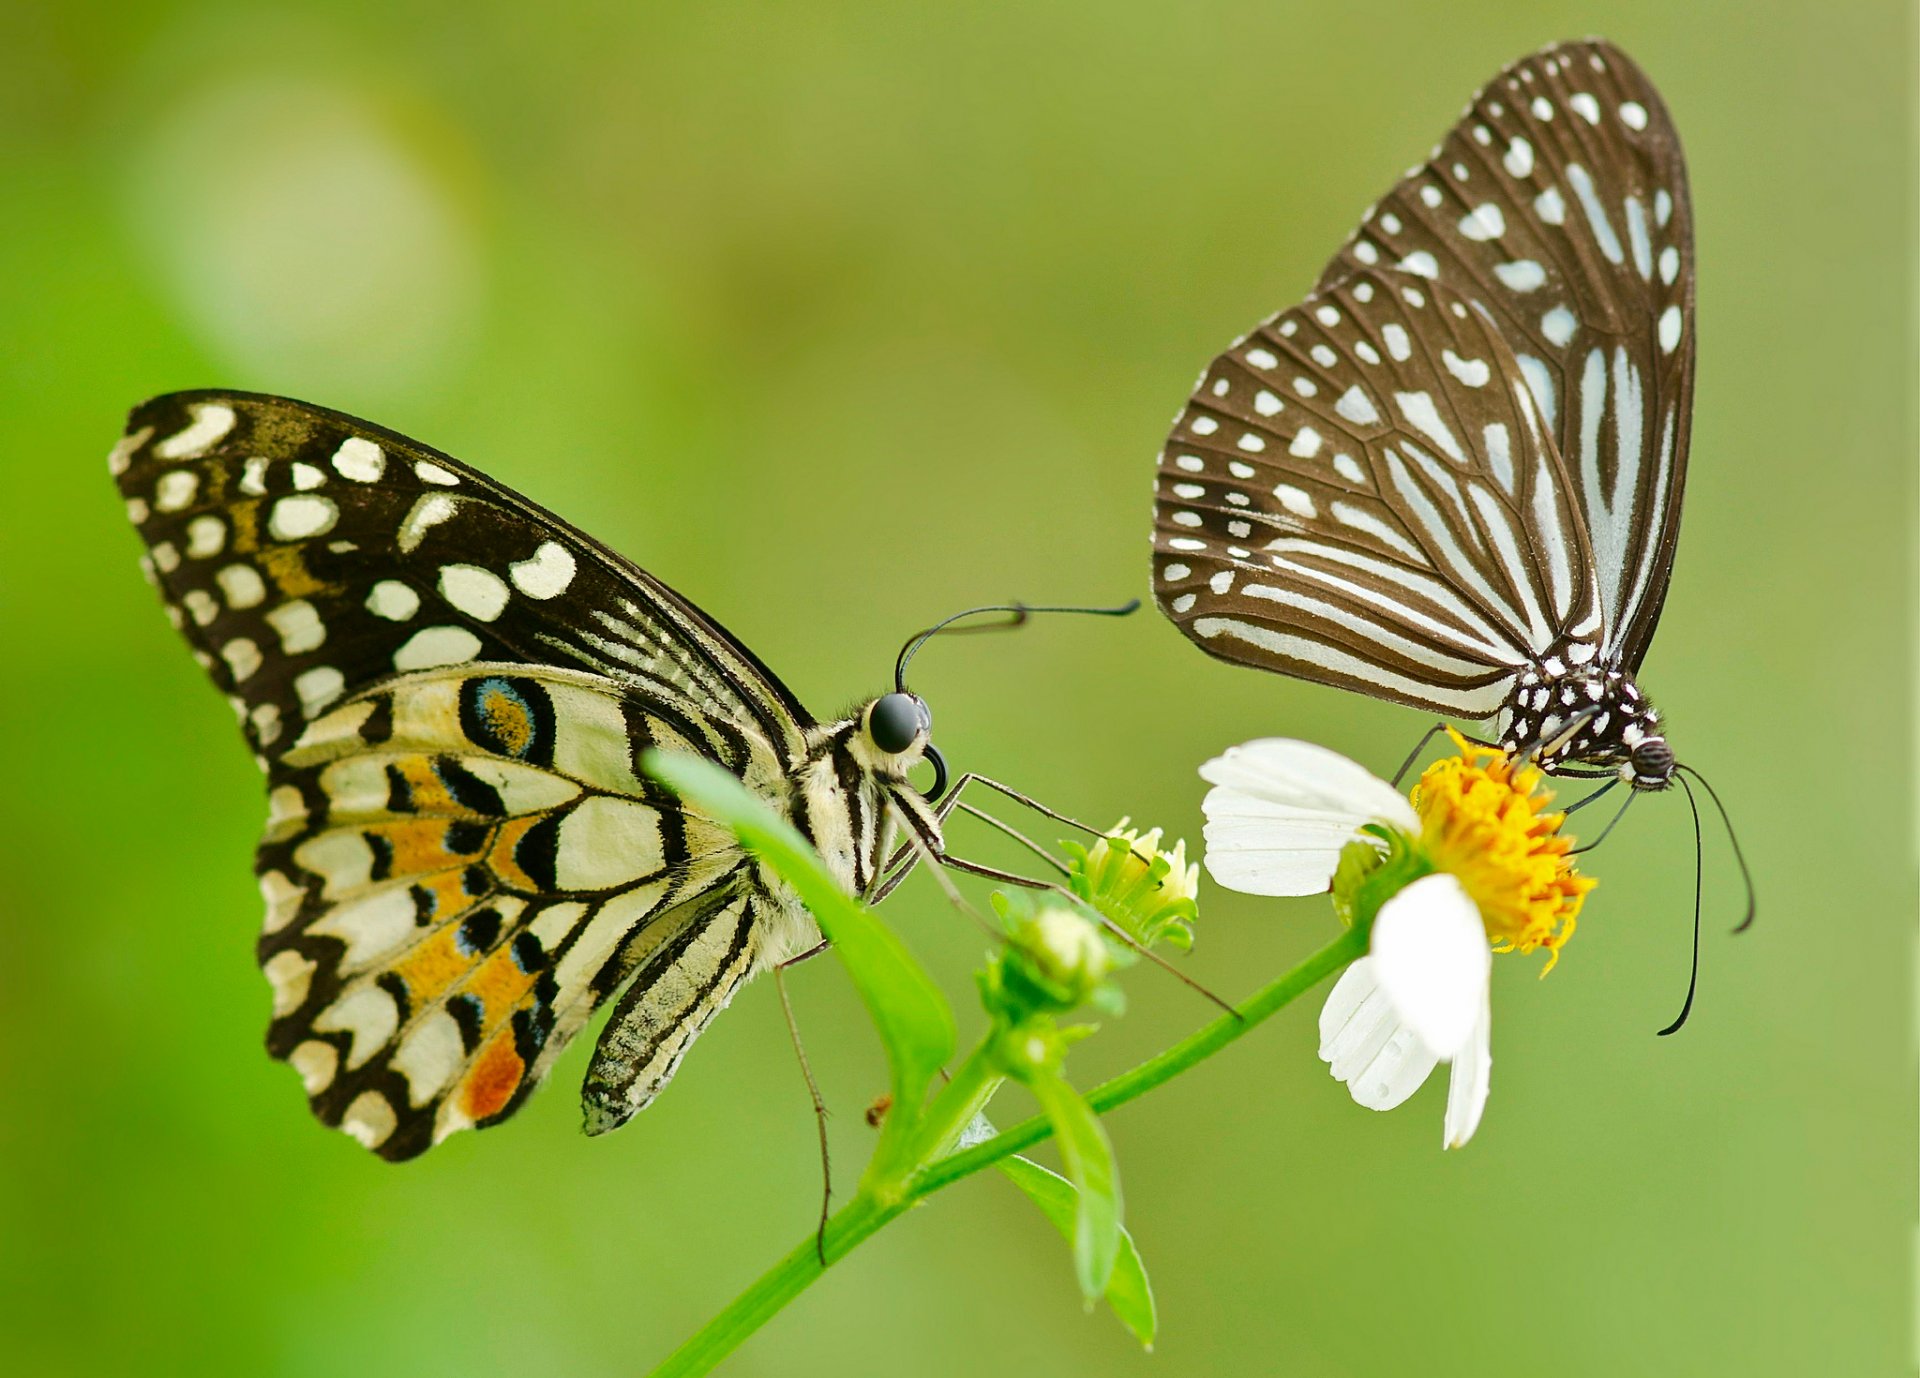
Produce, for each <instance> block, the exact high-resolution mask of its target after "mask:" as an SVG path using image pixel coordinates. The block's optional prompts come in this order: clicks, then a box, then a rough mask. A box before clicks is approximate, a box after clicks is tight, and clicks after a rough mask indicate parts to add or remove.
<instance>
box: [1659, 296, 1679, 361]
mask: <svg viewBox="0 0 1920 1378" xmlns="http://www.w3.org/2000/svg"><path fill="white" fill-rule="evenodd" d="M1679 343H1680V308H1679V307H1678V306H1669V307H1668V308H1667V309H1666V310H1665V311H1662V312H1661V313H1660V352H1661V353H1663V354H1671V353H1673V350H1674V346H1675V345H1677V344H1679Z"/></svg>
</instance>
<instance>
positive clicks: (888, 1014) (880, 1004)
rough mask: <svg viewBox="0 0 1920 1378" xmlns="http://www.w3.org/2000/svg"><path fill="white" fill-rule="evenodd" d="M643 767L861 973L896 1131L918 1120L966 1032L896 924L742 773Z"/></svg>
mask: <svg viewBox="0 0 1920 1378" xmlns="http://www.w3.org/2000/svg"><path fill="white" fill-rule="evenodd" d="M640 764H641V768H642V769H643V770H645V771H646V772H647V774H649V775H651V776H652V777H653V778H654V779H656V780H658V781H660V782H661V783H662V784H664V785H665V786H667V788H669V789H671V790H672V791H673V792H674V793H675V794H677V795H679V796H680V797H681V798H682V799H684V800H686V801H687V802H688V803H689V804H691V805H693V806H694V807H696V808H698V809H699V810H700V811H701V812H702V813H705V814H707V815H709V816H710V817H713V818H716V819H718V820H720V821H721V822H722V823H725V824H726V825H727V826H728V827H730V828H732V829H733V832H734V835H735V836H736V837H738V838H739V839H740V842H741V844H742V845H743V846H745V847H746V848H748V849H749V850H750V851H752V852H753V853H754V854H755V855H756V856H758V857H759V858H760V859H761V860H763V861H765V862H766V863H767V864H768V865H769V866H771V867H772V868H773V869H774V870H775V871H777V872H778V873H779V875H780V877H781V879H783V880H785V881H786V882H787V884H789V885H791V886H792V887H793V888H794V890H795V892H796V893H798V894H799V896H800V900H801V902H802V903H803V904H805V905H806V906H807V908H808V910H809V911H811V912H812V914H813V917H814V918H815V919H817V920H818V921H819V923H820V931H821V932H822V933H824V934H825V935H826V937H827V940H828V941H829V942H831V943H832V944H833V950H834V951H835V952H836V953H838V954H839V956H840V960H841V962H842V963H844V964H845V966H846V968H847V974H848V975H849V976H851V977H852V978H853V984H854V988H855V989H856V990H858V991H859V992H860V998H861V1000H862V1001H864V1002H865V1004H866V1007H867V1012H868V1014H870V1015H871V1016H872V1017H873V1022H874V1025H875V1027H876V1028H877V1029H878V1030H879V1031H880V1041H881V1043H882V1044H883V1045H884V1046H885V1048H886V1050H887V1060H888V1062H889V1064H890V1065H891V1069H892V1077H893V1088H892V1089H893V1113H892V1114H890V1115H889V1116H888V1117H887V1131H888V1135H889V1136H890V1137H898V1136H899V1135H904V1134H905V1133H907V1132H908V1131H909V1130H911V1129H912V1127H913V1126H914V1124H916V1123H917V1122H918V1120H919V1116H920V1111H921V1108H922V1106H923V1105H924V1103H925V1101H926V1094H927V1086H928V1085H929V1083H931V1082H932V1080H933V1078H934V1075H935V1074H936V1073H937V1072H938V1071H939V1070H940V1068H941V1067H943V1066H944V1065H946V1063H947V1061H948V1059H950V1058H951V1057H952V1056H953V1051H954V1047H955V1043H956V1040H957V1038H958V1035H957V1033H956V1031H955V1028H954V1022H953V1010H952V1009H951V1007H949V1006H948V1004H947V1000H946V997H945V996H943V995H942V994H941V993H940V988H939V987H938V986H936V985H934V983H933V980H932V978H931V977H929V976H928V975H927V973H926V971H925V970H924V969H923V968H922V967H921V966H920V964H919V963H918V962H916V961H915V960H914V959H913V956H912V954H911V953H909V952H908V951H907V949H906V946H905V944H903V943H902V942H901V941H900V939H899V938H898V937H896V936H895V935H894V933H893V930H891V929H890V928H888V927H887V926H886V925H885V924H883V923H881V922H880V920H879V919H878V918H876V917H875V916H874V913H873V911H872V910H871V909H869V908H867V907H866V906H865V905H863V904H861V903H859V902H858V901H856V900H854V899H852V898H851V897H849V896H848V895H847V893H846V892H845V891H844V890H842V889H841V888H840V886H839V883H838V882H836V881H835V880H834V878H833V877H832V876H831V875H829V874H828V873H827V869H826V867H825V866H824V865H823V864H822V863H821V861H820V857H819V854H818V853H817V852H815V851H814V849H813V848H812V847H811V846H809V845H808V844H807V841H806V839H804V838H803V837H801V836H800V834H799V833H798V832H796V831H795V830H794V829H793V827H792V825H791V824H789V823H788V822H787V821H786V820H785V819H783V818H781V817H779V816H778V815H777V814H775V813H774V812H773V810H772V809H770V808H768V807H767V804H766V802H765V801H764V800H763V799H761V798H760V797H759V796H758V795H756V794H755V793H754V792H753V791H752V790H750V789H748V788H747V787H746V786H745V785H744V784H742V783H741V782H740V780H739V778H738V777H737V776H735V775H734V774H733V772H731V771H729V770H726V769H724V768H723V767H721V766H719V765H716V764H714V763H713V762H712V761H708V760H704V759H702V758H701V757H698V756H692V755H688V754H687V753H685V752H675V751H660V750H652V751H648V752H647V753H646V754H645V755H644V756H643V757H642V758H641V762H640Z"/></svg>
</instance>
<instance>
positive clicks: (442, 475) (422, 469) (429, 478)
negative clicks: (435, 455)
mask: <svg viewBox="0 0 1920 1378" xmlns="http://www.w3.org/2000/svg"><path fill="white" fill-rule="evenodd" d="M413 476H414V477H415V478H417V479H419V480H420V481H421V482H422V483H437V484H439V485H440V486H441V487H442V488H456V487H458V486H459V484H460V476H459V475H458V474H455V473H453V472H451V471H450V470H447V469H443V468H441V467H440V466H439V465H438V464H435V463H433V461H431V460H426V459H416V460H415V461H414V462H413Z"/></svg>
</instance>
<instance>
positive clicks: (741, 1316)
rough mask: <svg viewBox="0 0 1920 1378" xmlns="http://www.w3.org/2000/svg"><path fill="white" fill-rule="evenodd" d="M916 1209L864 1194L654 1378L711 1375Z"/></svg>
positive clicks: (762, 1278) (695, 1337) (676, 1352)
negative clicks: (830, 1272)
mask: <svg viewBox="0 0 1920 1378" xmlns="http://www.w3.org/2000/svg"><path fill="white" fill-rule="evenodd" d="M912 1204H913V1203H912V1201H910V1200H908V1199H906V1198H904V1197H901V1198H898V1199H896V1200H895V1201H894V1202H893V1203H892V1204H891V1205H882V1204H881V1203H880V1202H879V1201H877V1200H875V1199H874V1197H873V1196H872V1195H871V1194H870V1193H868V1192H866V1191H862V1192H860V1193H859V1194H858V1195H857V1196H855V1197H854V1198H853V1200H851V1201H849V1202H848V1203H847V1204H846V1205H844V1206H842V1207H841V1208H840V1209H839V1210H837V1211H835V1212H834V1213H833V1215H832V1217H831V1218H830V1219H828V1221H827V1226H826V1229H825V1231H824V1232H823V1233H822V1235H821V1237H820V1239H819V1241H818V1243H817V1244H816V1241H815V1239H814V1237H813V1236H812V1235H808V1236H807V1237H806V1238H805V1239H803V1240H801V1241H800V1243H798V1244H796V1245H794V1246H793V1248H792V1249H791V1250H790V1251H789V1252H788V1254H787V1256H786V1257H785V1258H783V1259H781V1260H780V1261H779V1262H778V1263H776V1264H774V1265H773V1267H771V1268H769V1269H768V1270H767V1271H766V1272H765V1273H763V1274H762V1275H761V1276H760V1278H759V1279H758V1280H757V1281H756V1282H755V1283H754V1284H753V1285H752V1286H751V1287H749V1288H747V1290H746V1291H744V1292H742V1293H741V1294H740V1295H739V1296H737V1297H735V1298H734V1299H733V1301H732V1302H731V1303H730V1304H729V1305H728V1306H727V1308H726V1310H724V1311H722V1312H721V1313H720V1314H719V1315H717V1316H715V1317H714V1318H713V1319H712V1320H710V1321H708V1322H707V1323H706V1324H705V1325H703V1326H701V1327H700V1329H699V1330H698V1331H696V1332H695V1333H694V1335H693V1337H692V1338H691V1339H689V1340H688V1341H687V1342H686V1343H685V1344H683V1345H681V1346H680V1348H678V1349H676V1350H674V1351H673V1353H672V1354H669V1355H668V1356H667V1358H666V1361H665V1362H664V1363H662V1364H661V1365H660V1367H658V1368H656V1369H655V1370H654V1371H653V1375H652V1378H694V1375H696V1374H702V1373H708V1372H711V1371H712V1369H713V1367H714V1366H715V1365H716V1364H718V1363H719V1362H720V1361H721V1360H722V1359H724V1358H726V1357H727V1355H729V1354H731V1353H732V1352H733V1351H734V1350H735V1349H736V1348H738V1347H739V1345H740V1342H741V1341H743V1340H745V1339H746V1338H747V1336H749V1335H751V1334H753V1332H754V1331H756V1330H758V1329H759V1328H760V1327H761V1326H762V1325H764V1324H766V1323H767V1321H769V1320H771V1319H772V1318H773V1317H774V1316H776V1315H778V1314H779V1313H780V1311H781V1310H782V1309H783V1308H784V1307H785V1306H786V1305H787V1303H788V1302H790V1301H792V1300H793V1299H794V1298H795V1297H797V1296H799V1295H800V1294H801V1293H802V1292H804V1291H805V1290H806V1289H807V1288H808V1287H809V1286H810V1285H812V1283H813V1281H814V1279H816V1278H818V1277H819V1276H820V1275H821V1274H822V1273H824V1272H825V1271H826V1270H827V1268H828V1266H829V1265H831V1264H834V1263H837V1262H838V1261H839V1260H840V1259H842V1258H844V1257H846V1256H847V1254H849V1253H851V1252H852V1251H853V1248H854V1246H855V1245H857V1244H859V1243H860V1241H861V1240H863V1239H865V1238H866V1237H867V1236H868V1235H870V1234H872V1233H873V1232H874V1231H875V1230H878V1229H879V1228H880V1227H881V1226H883V1225H885V1224H887V1223H888V1222H889V1221H891V1220H892V1219H893V1218H894V1217H895V1216H897V1215H899V1214H900V1213H901V1212H903V1211H905V1210H906V1209H907V1208H908V1207H909V1206H911V1205H912ZM822 1254H824V1255H825V1256H826V1262H825V1263H822V1262H821V1261H820V1259H821V1255H822Z"/></svg>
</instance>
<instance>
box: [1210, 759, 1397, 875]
mask: <svg viewBox="0 0 1920 1378" xmlns="http://www.w3.org/2000/svg"><path fill="white" fill-rule="evenodd" d="M1200 777H1201V778H1202V779H1203V780H1206V781H1207V782H1208V783H1210V784H1212V785H1214V786H1215V787H1216V788H1214V789H1211V790H1209V791H1208V792H1207V797H1206V800H1205V801H1204V803H1203V804H1202V805H1201V808H1202V809H1203V810H1204V812H1205V813H1206V815H1207V827H1206V838H1207V855H1206V863H1207V871H1208V873H1209V874H1210V875H1212V877H1213V878H1214V879H1215V880H1217V881H1219V882H1220V883H1221V884H1222V885H1224V886H1226V887H1227V888H1228V889H1230V890H1240V891H1243V892H1245V893H1247V894H1252V895H1312V894H1317V893H1318V892H1320V891H1322V890H1324V889H1326V888H1327V886H1328V884H1329V883H1330V882H1331V881H1332V880H1333V871H1334V866H1335V865H1336V864H1337V863H1338V861H1339V858H1340V849H1341V848H1342V847H1344V846H1346V844H1347V843H1349V842H1351V841H1352V840H1353V839H1354V836H1355V835H1356V834H1357V833H1358V832H1359V830H1360V828H1361V826H1362V825H1363V824H1367V823H1374V822H1384V823H1390V824H1392V825H1393V826H1395V827H1397V828H1400V829H1401V830H1403V831H1405V832H1417V831H1418V830H1419V826H1420V823H1419V819H1418V818H1417V817H1415V815H1414V812H1413V807H1412V805H1410V804H1408V803H1407V801H1406V800H1405V799H1404V798H1402V797H1401V796H1400V794H1399V792H1398V791H1397V790H1395V789H1394V788H1393V786H1391V785H1389V784H1387V783H1386V782H1385V781H1384V780H1381V779H1378V778H1376V777H1375V776H1374V775H1372V774H1371V773H1370V772H1368V771H1367V770H1366V769H1365V768H1363V767H1361V766H1359V765H1356V764H1355V763H1354V762H1352V761H1349V760H1348V759H1347V758H1346V757H1344V756H1342V755H1340V754H1339V753H1338V752H1336V751H1329V750H1327V749H1326V748H1325V747H1322V746H1315V745H1313V744H1312V743H1311V742H1299V741H1293V740H1291V739H1289V738H1284V737H1269V738H1264V739H1262V740H1260V741H1253V742H1248V743H1246V744H1245V745H1243V746H1236V747H1233V748H1231V749H1230V750H1228V751H1227V753H1226V754H1225V755H1223V756H1217V757H1215V758H1214V759H1213V760H1211V761H1208V762H1207V763H1206V764H1205V765H1203V766H1201V767H1200Z"/></svg>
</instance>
